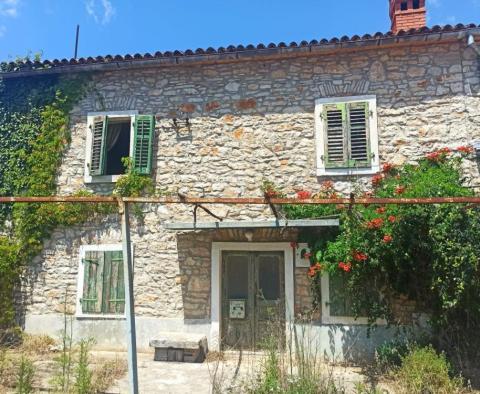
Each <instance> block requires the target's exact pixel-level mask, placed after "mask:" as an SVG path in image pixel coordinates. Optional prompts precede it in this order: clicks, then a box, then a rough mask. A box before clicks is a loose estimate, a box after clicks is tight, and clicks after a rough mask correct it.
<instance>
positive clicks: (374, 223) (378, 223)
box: [367, 218, 383, 229]
mask: <svg viewBox="0 0 480 394" xmlns="http://www.w3.org/2000/svg"><path fill="white" fill-rule="evenodd" d="M382 226H383V219H382V218H376V219H372V220H370V221H369V222H367V228H369V229H378V228H380V227H382Z"/></svg>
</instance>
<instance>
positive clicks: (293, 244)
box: [290, 242, 298, 249]
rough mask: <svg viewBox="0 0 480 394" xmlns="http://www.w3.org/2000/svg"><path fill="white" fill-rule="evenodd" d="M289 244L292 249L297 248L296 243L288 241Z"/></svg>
mask: <svg viewBox="0 0 480 394" xmlns="http://www.w3.org/2000/svg"><path fill="white" fill-rule="evenodd" d="M290 246H291V248H292V249H297V248H298V243H296V242H290Z"/></svg>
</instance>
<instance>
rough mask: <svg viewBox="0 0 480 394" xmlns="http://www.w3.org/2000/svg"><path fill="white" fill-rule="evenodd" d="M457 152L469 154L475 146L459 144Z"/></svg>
mask: <svg viewBox="0 0 480 394" xmlns="http://www.w3.org/2000/svg"><path fill="white" fill-rule="evenodd" d="M456 151H457V152H461V153H465V154H467V155H469V154H472V153H473V151H474V149H473V146H470V145H464V146H459V147H458V148H457V149H456Z"/></svg>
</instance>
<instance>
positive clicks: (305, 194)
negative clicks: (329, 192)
mask: <svg viewBox="0 0 480 394" xmlns="http://www.w3.org/2000/svg"><path fill="white" fill-rule="evenodd" d="M310 197H312V193H311V192H309V191H308V190H300V191H298V192H297V198H299V199H300V200H308V199H309V198H310Z"/></svg>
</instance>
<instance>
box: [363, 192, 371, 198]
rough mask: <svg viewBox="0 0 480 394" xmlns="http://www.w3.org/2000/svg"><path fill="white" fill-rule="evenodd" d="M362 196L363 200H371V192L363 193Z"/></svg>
mask: <svg viewBox="0 0 480 394" xmlns="http://www.w3.org/2000/svg"><path fill="white" fill-rule="evenodd" d="M363 196H364V197H365V198H372V197H373V192H372V191H368V192H365V193H363Z"/></svg>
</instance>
